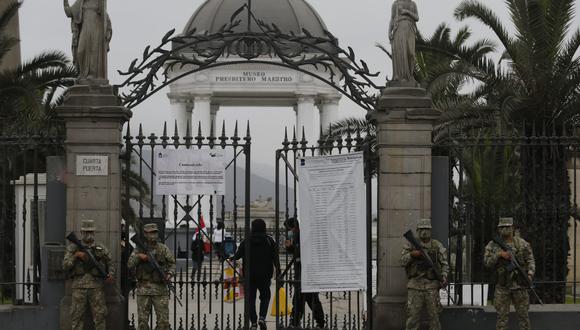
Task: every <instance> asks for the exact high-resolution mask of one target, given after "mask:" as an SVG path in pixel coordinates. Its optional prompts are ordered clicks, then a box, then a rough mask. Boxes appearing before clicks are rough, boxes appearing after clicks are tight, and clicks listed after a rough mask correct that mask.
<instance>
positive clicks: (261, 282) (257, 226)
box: [232, 219, 280, 330]
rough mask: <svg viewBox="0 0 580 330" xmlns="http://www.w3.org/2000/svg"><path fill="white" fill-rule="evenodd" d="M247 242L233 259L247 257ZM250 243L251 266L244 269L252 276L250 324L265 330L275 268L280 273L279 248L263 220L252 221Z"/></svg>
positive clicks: (244, 242) (249, 297) (248, 294)
mask: <svg viewBox="0 0 580 330" xmlns="http://www.w3.org/2000/svg"><path fill="white" fill-rule="evenodd" d="M247 241H248V240H243V241H242V242H241V243H240V246H239V247H238V250H237V251H236V254H235V255H234V256H233V257H232V259H234V260H239V259H242V258H244V257H245V252H246V246H247V245H248V242H247ZM249 242H250V246H249V247H250V264H249V265H247V264H245V265H244V267H245V268H246V269H248V268H249V276H250V281H249V282H250V285H249V286H250V288H249V289H250V290H249V292H246V295H247V297H248V299H250V322H251V323H252V329H257V327H258V326H259V327H260V329H261V330H265V329H266V328H267V327H266V314H267V313H268V305H269V304H270V297H271V292H270V283H271V281H272V276H273V275H274V268H275V269H276V272H277V273H278V272H279V271H280V260H279V259H278V248H277V245H276V242H275V241H274V239H273V238H272V237H270V236H269V235H267V234H266V223H265V222H264V220H262V219H255V220H254V221H252V235H251V236H250V238H249ZM248 266H249V267H248ZM257 291H260V312H259V315H260V318H259V319H258V318H257V316H256V293H257ZM256 321H257V322H256Z"/></svg>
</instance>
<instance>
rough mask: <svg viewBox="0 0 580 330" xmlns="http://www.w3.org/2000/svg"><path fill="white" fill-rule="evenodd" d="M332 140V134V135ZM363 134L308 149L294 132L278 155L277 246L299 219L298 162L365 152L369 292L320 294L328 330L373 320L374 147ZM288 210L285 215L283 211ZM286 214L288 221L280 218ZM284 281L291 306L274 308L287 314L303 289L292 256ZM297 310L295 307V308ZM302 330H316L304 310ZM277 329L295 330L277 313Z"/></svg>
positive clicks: (366, 325) (284, 261)
mask: <svg viewBox="0 0 580 330" xmlns="http://www.w3.org/2000/svg"><path fill="white" fill-rule="evenodd" d="M328 135H329V136H332V134H328ZM364 142H365V141H364V139H363V138H362V137H361V132H360V130H357V133H356V136H354V137H353V136H351V134H350V130H348V132H347V133H346V134H345V138H344V139H343V138H342V137H340V136H339V137H337V138H335V139H333V138H330V137H329V138H326V139H325V140H324V141H322V140H321V141H318V146H308V141H306V139H305V137H304V132H303V133H302V138H301V139H300V140H297V138H296V133H295V132H294V134H293V138H292V140H289V139H288V135H287V134H286V136H285V138H284V141H283V143H282V149H279V150H277V151H276V197H275V198H276V200H275V203H276V228H275V236H276V242H278V244H279V245H283V244H282V242H283V240H284V239H286V238H285V237H283V236H286V233H285V232H284V233H283V235H281V233H282V231H283V230H284V229H283V228H284V227H283V223H284V221H285V220H287V219H288V218H290V217H294V218H295V219H298V208H297V201H298V199H297V188H298V181H299V178H298V176H297V172H296V164H297V160H298V159H300V158H303V157H312V156H318V155H331V154H344V153H350V152H355V151H364V163H365V184H366V231H367V235H366V236H367V242H366V250H367V254H366V255H367V270H366V272H367V290H366V292H361V291H344V292H334V293H333V292H326V293H320V294H319V298H320V300H321V302H322V305H323V310H324V317H325V329H370V328H371V320H372V313H371V312H372V308H370V307H371V306H372V285H373V284H372V272H371V269H372V266H371V265H372V229H371V225H372V214H371V201H372V200H371V197H372V196H371V178H372V175H371V166H372V165H371V162H370V159H371V147H370V145H369V144H368V143H364ZM282 209H283V210H284V211H282V212H281V210H282ZM281 214H284V215H285V216H284V218H283V219H282V218H281V217H280V215H281ZM280 263H281V265H282V266H281V268H282V269H281V271H282V276H283V277H281V278H278V279H277V283H276V287H284V288H285V289H286V290H285V291H286V292H288V295H287V296H288V299H287V303H286V304H285V305H284V306H280V304H279V303H276V304H275V306H273V309H275V310H287V309H288V307H289V303H288V301H289V300H290V298H289V297H291V296H294V294H295V292H293V291H295V290H296V289H295V288H296V287H299V285H300V279H299V277H296V274H294V273H293V269H292V264H293V263H294V261H293V260H292V256H290V255H289V254H288V253H282V254H281V261H280ZM275 297H276V299H275V301H276V302H279V301H280V299H279V291H278V290H276V293H275ZM294 307H295V306H294ZM300 325H301V326H300V328H305V329H310V328H315V327H316V323H315V321H314V318H313V316H312V314H311V313H308V312H307V308H305V310H304V315H303V317H302V320H301V322H300ZM276 328H277V329H285V328H293V327H291V326H290V316H289V315H288V314H284V315H282V316H279V315H278V313H276Z"/></svg>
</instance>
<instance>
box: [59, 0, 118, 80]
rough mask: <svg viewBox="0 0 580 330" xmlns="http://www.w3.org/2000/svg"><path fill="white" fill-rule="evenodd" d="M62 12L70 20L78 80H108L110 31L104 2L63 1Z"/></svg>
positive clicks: (99, 0)
mask: <svg viewBox="0 0 580 330" xmlns="http://www.w3.org/2000/svg"><path fill="white" fill-rule="evenodd" d="M64 12H65V13H66V16H68V17H70V18H71V30H72V34H73V37H72V54H73V62H74V65H75V66H76V68H77V70H78V72H79V78H81V79H89V80H101V79H102V80H106V79H107V52H108V51H109V42H110V41H111V36H112V34H113V30H112V29H111V20H110V18H109V15H108V14H107V2H106V0H76V1H75V3H74V4H73V5H72V6H71V5H69V2H68V0H64Z"/></svg>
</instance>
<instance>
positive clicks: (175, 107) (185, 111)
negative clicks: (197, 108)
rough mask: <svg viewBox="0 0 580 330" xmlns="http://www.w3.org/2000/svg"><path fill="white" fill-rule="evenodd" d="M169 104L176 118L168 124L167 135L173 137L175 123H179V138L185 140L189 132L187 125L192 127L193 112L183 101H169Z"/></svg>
mask: <svg viewBox="0 0 580 330" xmlns="http://www.w3.org/2000/svg"><path fill="white" fill-rule="evenodd" d="M169 104H170V107H171V114H172V116H173V118H175V121H174V122H168V123H167V134H168V135H170V136H173V134H174V133H175V132H174V127H175V123H176V122H177V131H178V133H179V137H180V138H182V139H183V137H184V136H185V133H186V131H187V123H188V122H189V125H190V126H189V127H191V122H190V121H191V110H190V109H189V107H188V103H186V101H185V100H181V99H172V98H170V99H169Z"/></svg>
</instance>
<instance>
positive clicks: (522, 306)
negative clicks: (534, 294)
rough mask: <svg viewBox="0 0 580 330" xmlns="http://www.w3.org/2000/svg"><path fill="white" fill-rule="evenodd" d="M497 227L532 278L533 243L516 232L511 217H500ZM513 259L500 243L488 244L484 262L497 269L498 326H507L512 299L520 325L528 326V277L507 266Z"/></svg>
mask: <svg viewBox="0 0 580 330" xmlns="http://www.w3.org/2000/svg"><path fill="white" fill-rule="evenodd" d="M497 227H498V232H499V234H500V235H501V238H502V239H503V240H504V242H505V243H506V244H507V245H508V246H509V247H510V248H511V250H512V254H513V255H514V256H515V258H516V259H517V261H518V263H519V264H520V266H521V267H522V268H523V271H524V272H525V273H526V274H527V275H528V278H529V279H530V281H532V279H533V278H534V273H535V271H536V262H535V261H534V254H533V252H532V248H531V247H530V244H529V243H528V242H526V241H525V240H524V239H522V238H521V237H515V236H514V231H513V219H512V218H500V219H499V223H498V225H497ZM510 260H511V259H510V255H509V254H508V253H507V252H506V251H504V250H502V248H501V247H500V246H499V245H498V244H497V243H495V242H493V241H491V242H489V243H488V244H487V246H486V247H485V255H484V264H485V266H486V267H488V268H493V269H494V270H495V278H496V285H495V293H494V299H493V304H494V306H495V309H496V310H497V324H496V329H498V330H505V329H507V323H508V316H509V312H510V303H513V304H514V307H515V309H516V314H517V315H518V323H519V327H520V329H521V330H529V329H530V318H529V316H528V309H529V307H530V296H529V294H528V287H527V284H526V282H525V279H522V278H521V276H520V275H519V274H518V273H517V270H512V271H510V270H509V269H508V266H509V264H510Z"/></svg>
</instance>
